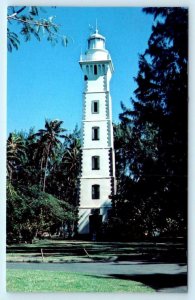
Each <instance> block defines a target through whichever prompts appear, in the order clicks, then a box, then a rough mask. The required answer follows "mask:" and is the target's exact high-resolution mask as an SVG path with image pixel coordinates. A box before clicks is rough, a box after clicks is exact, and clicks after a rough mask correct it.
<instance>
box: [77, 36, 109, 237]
mask: <svg viewBox="0 0 195 300" xmlns="http://www.w3.org/2000/svg"><path fill="white" fill-rule="evenodd" d="M97 36H98V37H99V35H97ZM93 37H94V36H93ZM89 45H90V46H89V47H92V48H93V49H88V50H87V52H86V55H84V56H82V57H81V59H80V65H81V68H82V71H83V74H84V77H85V84H84V93H83V118H82V161H81V178H80V208H79V224H78V225H79V233H82V234H87V233H89V216H90V214H91V209H93V208H99V209H100V214H102V216H103V220H106V214H107V210H108V209H109V208H111V200H110V199H109V196H110V195H111V193H112V181H113V177H115V166H113V174H111V173H110V163H112V164H113V163H114V151H113V128H112V103H111V97H110V93H109V90H110V79H111V76H112V72H113V65H112V62H111V58H110V55H109V53H108V51H107V50H105V49H99V48H101V47H103V46H104V43H103V42H102V43H101V42H99V41H97V43H96V41H90V39H89ZM95 65H96V66H97V74H94V66H95ZM96 100H98V101H99V112H98V113H93V112H92V101H96ZM92 127H99V140H97V141H95V140H92ZM110 152H112V154H113V155H112V156H113V160H112V161H110ZM92 156H99V158H100V169H99V170H92ZM112 176H113V177H112ZM94 184H98V185H100V199H92V185H94Z"/></svg>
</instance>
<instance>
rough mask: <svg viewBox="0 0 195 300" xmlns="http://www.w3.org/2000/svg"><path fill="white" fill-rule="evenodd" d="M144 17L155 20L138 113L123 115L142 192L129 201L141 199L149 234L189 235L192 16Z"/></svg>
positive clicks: (143, 62) (142, 65)
mask: <svg viewBox="0 0 195 300" xmlns="http://www.w3.org/2000/svg"><path fill="white" fill-rule="evenodd" d="M144 12H146V13H150V14H153V15H154V25H153V27H152V34H151V36H150V38H149V41H148V48H147V49H146V51H145V53H144V54H142V55H140V58H139V72H138V75H137V77H136V78H135V81H136V83H137V89H136V90H135V97H136V98H135V99H131V100H132V105H133V109H127V108H125V107H124V106H123V113H121V115H120V117H121V121H122V126H123V127H124V126H126V127H127V128H128V130H130V131H131V137H132V139H131V146H128V144H126V149H127V150H128V149H129V151H128V154H129V155H130V157H131V158H130V160H129V167H130V173H131V174H130V175H131V178H132V179H133V178H134V179H136V181H137V186H140V187H141V189H139V190H137V193H138V194H137V195H136V196H135V195H132V194H131V191H132V192H133V189H132V190H130V189H129V196H128V195H125V197H127V198H128V199H129V201H130V202H131V201H132V199H133V198H134V197H137V201H138V202H140V208H141V211H142V216H143V217H144V216H145V217H144V218H145V220H147V219H148V222H146V224H147V226H146V227H145V228H146V229H147V231H148V232H149V233H151V232H152V231H154V230H155V229H156V228H159V227H160V229H161V231H163V230H166V229H165V228H168V227H170V228H171V226H172V230H173V229H174V230H178V228H179V227H180V229H181V228H183V232H185V233H186V231H185V230H186V211H187V108H188V105H187V103H188V81H187V80H188V72H187V67H188V10H187V9H185V8H173V7H172V8H145V9H144ZM132 145H133V148H134V150H133V151H132ZM131 151H132V153H131ZM131 207H132V206H131ZM146 211H147V215H148V216H146V214H145V213H146ZM173 227H174V228H173ZM177 234H178V231H177Z"/></svg>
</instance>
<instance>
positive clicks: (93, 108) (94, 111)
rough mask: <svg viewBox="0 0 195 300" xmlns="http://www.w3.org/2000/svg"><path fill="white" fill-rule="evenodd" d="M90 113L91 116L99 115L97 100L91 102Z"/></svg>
mask: <svg viewBox="0 0 195 300" xmlns="http://www.w3.org/2000/svg"><path fill="white" fill-rule="evenodd" d="M91 111H92V114H98V113H99V101H98V100H95V101H92V103H91Z"/></svg>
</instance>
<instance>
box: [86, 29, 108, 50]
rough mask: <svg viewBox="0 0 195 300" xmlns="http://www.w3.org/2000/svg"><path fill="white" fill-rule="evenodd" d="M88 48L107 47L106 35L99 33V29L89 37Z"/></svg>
mask: <svg viewBox="0 0 195 300" xmlns="http://www.w3.org/2000/svg"><path fill="white" fill-rule="evenodd" d="M88 49H105V37H103V35H101V34H99V33H98V30H97V29H96V31H95V33H93V34H92V35H90V37H89V38H88Z"/></svg>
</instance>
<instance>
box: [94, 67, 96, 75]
mask: <svg viewBox="0 0 195 300" xmlns="http://www.w3.org/2000/svg"><path fill="white" fill-rule="evenodd" d="M94 75H97V65H94Z"/></svg>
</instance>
